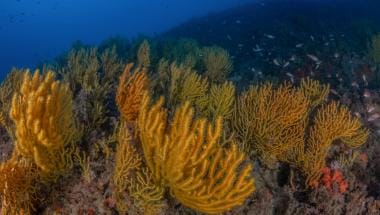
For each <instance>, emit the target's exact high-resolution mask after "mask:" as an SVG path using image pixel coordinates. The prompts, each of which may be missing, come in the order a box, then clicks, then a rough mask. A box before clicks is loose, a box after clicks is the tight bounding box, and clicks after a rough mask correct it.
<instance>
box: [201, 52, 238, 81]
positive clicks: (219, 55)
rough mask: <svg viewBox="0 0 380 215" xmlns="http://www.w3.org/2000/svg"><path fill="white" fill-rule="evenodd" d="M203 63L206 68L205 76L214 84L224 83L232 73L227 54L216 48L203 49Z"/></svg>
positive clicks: (230, 62)
mask: <svg viewBox="0 0 380 215" xmlns="http://www.w3.org/2000/svg"><path fill="white" fill-rule="evenodd" d="M203 63H204V65H205V67H206V71H205V75H206V76H207V77H208V78H209V79H210V80H211V81H213V82H216V83H222V82H224V81H225V80H226V78H227V77H228V75H229V74H230V72H231V71H232V61H231V59H230V56H229V54H228V52H227V51H226V50H224V49H222V48H220V47H217V46H213V47H206V48H204V49H203Z"/></svg>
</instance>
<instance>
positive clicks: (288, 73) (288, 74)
mask: <svg viewBox="0 0 380 215" xmlns="http://www.w3.org/2000/svg"><path fill="white" fill-rule="evenodd" d="M285 75H287V76H288V77H290V78H291V77H294V75H293V74H292V73H290V72H287V73H285Z"/></svg>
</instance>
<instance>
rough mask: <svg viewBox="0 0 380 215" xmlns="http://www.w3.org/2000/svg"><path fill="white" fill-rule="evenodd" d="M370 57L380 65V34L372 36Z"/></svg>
mask: <svg viewBox="0 0 380 215" xmlns="http://www.w3.org/2000/svg"><path fill="white" fill-rule="evenodd" d="M371 42H372V43H371V47H370V51H369V55H370V56H371V57H372V59H373V61H374V62H375V63H380V34H377V35H374V36H372V41H371Z"/></svg>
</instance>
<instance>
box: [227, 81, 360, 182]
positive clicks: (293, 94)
mask: <svg viewBox="0 0 380 215" xmlns="http://www.w3.org/2000/svg"><path fill="white" fill-rule="evenodd" d="M327 90H328V86H321V85H320V84H319V83H318V82H316V81H312V80H303V81H302V82H301V87H300V88H299V89H296V88H291V87H290V86H289V85H282V86H280V87H279V88H277V89H275V88H274V87H273V86H272V85H270V84H265V85H263V86H261V87H253V88H251V89H250V90H249V91H248V92H245V93H244V94H243V95H242V96H241V97H240V98H239V101H238V102H237V106H236V109H235V113H234V120H233V124H234V129H235V131H236V133H237V135H238V137H239V139H240V140H241V142H242V143H243V144H245V145H244V146H245V148H246V149H248V151H253V150H254V151H256V152H258V154H259V155H260V156H261V158H262V159H263V160H264V161H266V162H267V163H268V164H271V163H272V162H276V161H283V162H287V163H290V164H292V165H293V166H295V167H297V168H298V169H300V170H301V171H302V172H303V173H304V174H305V176H306V182H307V184H308V185H312V184H313V183H315V181H316V180H318V179H319V177H320V175H321V170H322V168H323V167H324V166H325V159H326V157H327V154H328V152H329V149H330V147H331V145H332V144H333V141H334V140H338V139H339V140H341V141H342V142H343V143H345V144H346V145H347V146H348V147H359V146H360V145H362V144H363V143H364V142H365V141H366V139H367V136H368V131H367V130H365V129H362V128H361V123H360V121H359V120H358V119H354V118H352V117H351V115H350V113H349V111H348V110H347V109H346V108H344V107H340V106H339V105H338V104H337V103H335V102H332V103H330V104H328V105H324V106H322V107H321V108H319V109H318V110H317V112H316V115H315V117H314V120H313V123H312V125H310V123H309V117H310V114H311V110H312V109H314V108H315V107H316V106H318V105H319V104H320V103H322V101H323V100H324V98H325V97H326V96H327Z"/></svg>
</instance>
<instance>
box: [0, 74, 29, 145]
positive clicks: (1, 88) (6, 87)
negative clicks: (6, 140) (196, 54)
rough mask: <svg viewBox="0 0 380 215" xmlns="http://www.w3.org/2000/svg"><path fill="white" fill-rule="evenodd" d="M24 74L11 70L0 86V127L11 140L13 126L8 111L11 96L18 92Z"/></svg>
mask: <svg viewBox="0 0 380 215" xmlns="http://www.w3.org/2000/svg"><path fill="white" fill-rule="evenodd" d="M24 72H25V71H23V70H17V69H12V71H11V72H10V73H9V74H8V75H7V77H6V78H5V80H4V81H3V82H2V83H1V85H0V109H1V111H0V115H1V126H3V127H4V128H5V129H6V130H7V132H8V134H9V136H10V137H11V138H14V137H15V135H14V125H13V122H12V120H11V119H10V117H9V110H10V109H11V104H12V102H11V101H12V96H13V94H14V93H17V92H18V91H19V90H20V86H21V82H22V78H23V74H24Z"/></svg>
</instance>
